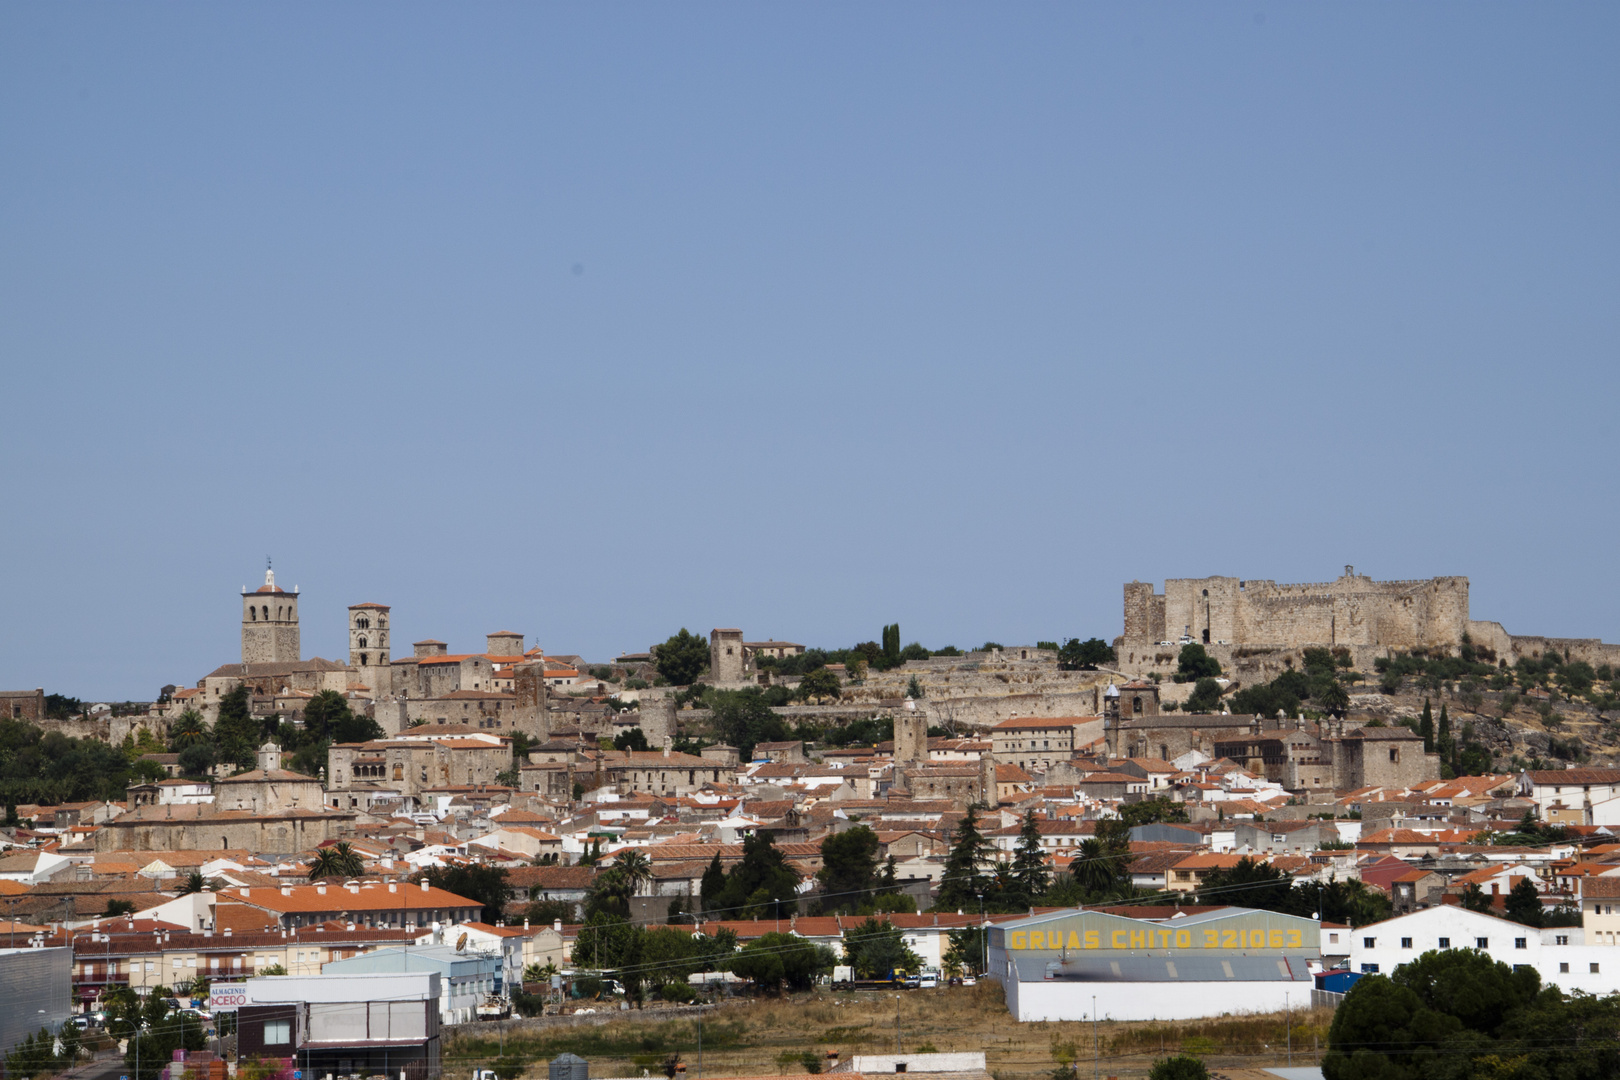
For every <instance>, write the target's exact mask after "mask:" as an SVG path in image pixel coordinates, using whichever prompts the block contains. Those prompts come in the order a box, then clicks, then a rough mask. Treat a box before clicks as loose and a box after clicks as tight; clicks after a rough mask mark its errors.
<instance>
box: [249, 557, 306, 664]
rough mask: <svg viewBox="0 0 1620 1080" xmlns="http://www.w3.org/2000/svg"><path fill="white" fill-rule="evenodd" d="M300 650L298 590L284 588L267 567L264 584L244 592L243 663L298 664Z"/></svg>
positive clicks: (300, 655) (300, 656)
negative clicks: (277, 582) (290, 590)
mask: <svg viewBox="0 0 1620 1080" xmlns="http://www.w3.org/2000/svg"><path fill="white" fill-rule="evenodd" d="M299 650H300V646H299V642H298V589H297V588H294V589H293V591H292V592H287V591H286V590H285V589H282V588H281V587H280V586H278V585H277V584H276V572H275V571H274V570H273V569H271V568H269V567H268V566H267V567H266V568H265V571H264V584H263V585H261V586H260V587H259V588H258V589H256V590H254V591H253V592H248V591H247V589H246V588H244V589H243V590H242V663H244V664H296V663H297V662H298V661H299V660H301V659H303V656H302V654H301V652H300V651H299Z"/></svg>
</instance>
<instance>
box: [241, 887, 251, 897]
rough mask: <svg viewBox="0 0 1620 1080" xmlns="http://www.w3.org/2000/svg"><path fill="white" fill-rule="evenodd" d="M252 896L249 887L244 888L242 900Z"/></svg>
mask: <svg viewBox="0 0 1620 1080" xmlns="http://www.w3.org/2000/svg"><path fill="white" fill-rule="evenodd" d="M250 895H252V894H251V893H249V892H248V887H247V886H246V885H244V886H242V899H244V900H246V899H247V898H248V897H249V896H250Z"/></svg>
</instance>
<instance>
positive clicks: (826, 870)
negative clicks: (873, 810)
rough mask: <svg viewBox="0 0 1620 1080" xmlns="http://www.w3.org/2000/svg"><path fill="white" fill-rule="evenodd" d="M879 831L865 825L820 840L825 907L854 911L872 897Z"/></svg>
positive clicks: (827, 910) (876, 870) (823, 903)
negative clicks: (876, 831)
mask: <svg viewBox="0 0 1620 1080" xmlns="http://www.w3.org/2000/svg"><path fill="white" fill-rule="evenodd" d="M880 846H881V845H880V844H879V841H878V836H877V833H875V832H873V831H872V830H871V829H870V828H868V827H867V826H865V825H857V826H855V827H854V828H852V829H845V830H844V831H843V832H839V833H833V834H832V835H830V836H828V837H827V838H826V839H825V840H823V841H822V842H821V869H820V870H818V871H817V872H816V880H817V881H819V882H820V883H821V890H822V901H821V908H822V910H823V911H825V912H828V913H832V912H849V911H855V910H857V909H858V908H859V907H860V906H861V903H862V901H864V900H866V899H868V898H869V895H870V893H871V891H872V889H873V887H874V884H875V882H876V878H877V872H878V849H879V847H880Z"/></svg>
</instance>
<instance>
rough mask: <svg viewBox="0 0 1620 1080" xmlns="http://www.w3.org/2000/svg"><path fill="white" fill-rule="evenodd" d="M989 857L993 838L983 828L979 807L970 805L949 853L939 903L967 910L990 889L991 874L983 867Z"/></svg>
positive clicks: (943, 907)
mask: <svg viewBox="0 0 1620 1080" xmlns="http://www.w3.org/2000/svg"><path fill="white" fill-rule="evenodd" d="M989 861H990V842H989V841H988V840H986V839H985V838H984V834H983V833H981V832H980V831H979V808H978V807H977V806H970V807H968V810H967V813H965V814H963V815H962V821H961V824H959V825H957V827H956V835H955V836H954V837H953V838H952V840H951V853H950V854H949V855H947V856H946V857H945V869H944V872H943V874H942V875H941V880H940V885H939V899H938V901H937V902H936V903H935V906H936V907H938V908H941V909H944V910H947V911H949V910H952V909H957V910H961V911H966V910H967V909H968V907H969V906H971V905H972V904H974V903H976V902H977V898H978V897H979V896H982V895H983V894H984V893H985V892H987V891H988V885H989V881H988V878H986V876H985V875H984V873H982V872H981V871H980V869H979V867H980V865H982V864H983V863H986V862H989Z"/></svg>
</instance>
